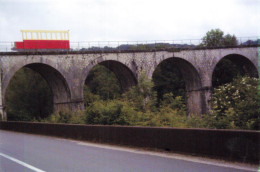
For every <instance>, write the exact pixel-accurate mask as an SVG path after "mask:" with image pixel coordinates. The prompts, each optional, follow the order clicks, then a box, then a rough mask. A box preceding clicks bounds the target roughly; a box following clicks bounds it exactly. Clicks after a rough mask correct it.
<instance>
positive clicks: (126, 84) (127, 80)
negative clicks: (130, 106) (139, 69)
mask: <svg viewBox="0 0 260 172" xmlns="http://www.w3.org/2000/svg"><path fill="white" fill-rule="evenodd" d="M98 64H99V65H103V66H104V67H106V68H108V69H109V70H111V71H112V72H113V73H114V74H115V75H116V77H117V79H118V81H119V83H120V86H121V89H122V91H123V92H124V91H127V90H128V89H129V88H130V87H132V86H134V85H136V84H137V77H136V76H137V74H136V73H135V72H134V70H133V69H132V68H131V67H128V66H127V65H126V64H124V63H122V62H120V61H116V60H102V59H97V60H95V61H94V62H92V63H90V64H89V65H88V66H87V67H86V69H85V71H84V77H83V79H84V80H82V83H81V85H82V86H81V88H82V89H81V90H82V95H83V88H84V84H85V80H86V78H87V76H88V74H89V72H90V70H91V69H92V68H93V67H94V66H96V65H98ZM82 97H84V96H82Z"/></svg>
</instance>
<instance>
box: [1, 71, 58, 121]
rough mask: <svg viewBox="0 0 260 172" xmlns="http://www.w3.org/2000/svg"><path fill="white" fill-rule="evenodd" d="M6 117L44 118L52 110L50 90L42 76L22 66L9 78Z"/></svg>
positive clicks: (10, 118) (17, 118) (22, 119)
mask: <svg viewBox="0 0 260 172" xmlns="http://www.w3.org/2000/svg"><path fill="white" fill-rule="evenodd" d="M5 100H6V107H7V109H6V110H7V119H8V120H19V121H30V120H33V119H42V118H46V117H47V116H48V115H50V113H51V112H52V106H53V105H52V104H53V103H52V102H53V99H52V92H51V90H50V87H49V85H48V84H47V82H46V81H45V80H44V79H43V78H42V76H41V75H40V74H38V73H36V72H34V71H32V70H31V69H29V68H22V69H21V70H19V71H18V72H17V73H16V74H15V75H14V77H13V78H12V79H11V81H10V83H9V85H8V88H7V91H6V97H5Z"/></svg>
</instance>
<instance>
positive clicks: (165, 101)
mask: <svg viewBox="0 0 260 172" xmlns="http://www.w3.org/2000/svg"><path fill="white" fill-rule="evenodd" d="M213 31H214V30H213ZM213 31H211V32H210V33H209V34H208V33H207V35H206V36H205V37H207V36H208V35H209V38H205V41H210V38H212V39H213V38H214V41H215V38H216V37H218V36H219V35H220V37H219V38H220V39H223V33H221V32H220V31H219V30H215V31H214V32H213ZM215 32H216V33H215ZM212 34H213V35H212ZM214 34H216V35H215V36H214ZM229 37H230V36H225V39H228V38H229ZM230 39H231V38H230ZM231 40H232V41H233V38H232V39H231ZM214 41H213V42H214ZM232 41H231V42H232ZM215 42H218V41H215ZM233 42H235V41H233ZM258 82H259V80H258V79H255V78H250V77H249V76H247V74H246V73H245V72H244V71H241V68H239V67H238V66H236V65H235V64H233V63H232V61H230V60H228V59H223V60H221V62H220V63H219V64H218V65H217V66H216V69H215V72H214V74H213V86H214V90H213V92H214V94H213V97H212V102H211V107H212V111H211V112H210V113H209V114H201V115H200V116H198V115H193V114H190V115H187V114H186V111H187V109H186V97H185V96H186V95H185V82H184V80H183V77H182V74H181V72H180V71H179V70H178V66H177V65H175V64H174V63H172V62H163V63H162V64H160V65H159V66H158V67H157V69H156V71H155V73H154V75H153V80H148V79H147V78H146V75H145V73H142V74H141V75H140V77H139V81H138V84H137V85H136V86H134V87H132V88H130V89H129V90H128V91H127V92H124V93H123V92H122V90H121V87H120V84H119V81H118V80H117V78H116V76H115V74H114V73H113V72H111V71H110V70H109V69H107V68H106V67H104V66H101V65H97V66H96V67H94V68H93V69H92V70H91V71H90V73H89V75H88V78H87V79H86V85H85V87H84V104H85V107H86V108H85V110H84V111H78V112H70V111H63V112H59V113H52V114H51V112H52V94H51V91H50V89H49V87H48V85H47V83H46V82H45V81H44V80H43V79H42V77H41V76H40V75H39V74H37V73H34V72H33V71H31V70H30V69H27V68H24V69H22V70H20V71H19V72H17V73H16V74H15V76H14V77H13V79H12V81H11V82H10V84H9V86H8V90H7V93H6V105H7V113H8V114H7V116H8V120H19V121H42V122H53V123H75V124H102V125H130V126H161V127H186V128H188V127H193V128H221V129H254V130H257V129H260V126H259V123H260V116H259V114H260V104H259V102H260V98H259V94H257V87H258V84H257V83H258Z"/></svg>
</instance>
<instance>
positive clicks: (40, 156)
mask: <svg viewBox="0 0 260 172" xmlns="http://www.w3.org/2000/svg"><path fill="white" fill-rule="evenodd" d="M0 171H1V172H25V171H26V172H31V171H32V172H33V171H36V172H66V171H73V172H77V171H79V172H81V171H82V172H83V171H84V172H88V171H90V172H96V171H97V172H102V171H104V172H117V171H120V172H121V171H124V172H128V171H129V172H139V171H142V172H157V171H158V172H164V171H165V172H167V171H169V172H206V171H209V172H245V171H257V169H253V168H252V167H245V166H244V167H243V166H238V165H234V166H229V165H227V164H226V163H223V164H221V163H213V162H208V161H205V160H204V161H200V160H194V158H193V159H189V158H187V159H186V158H183V157H182V158H179V157H176V155H175V156H173V155H171V154H165V153H158V152H157V153H156V152H148V151H141V150H137V149H130V148H122V147H115V146H108V145H102V144H93V143H87V142H79V141H73V140H68V139H59V138H55V137H47V136H40V135H32V134H24V133H16V132H10V131H3V130H0Z"/></svg>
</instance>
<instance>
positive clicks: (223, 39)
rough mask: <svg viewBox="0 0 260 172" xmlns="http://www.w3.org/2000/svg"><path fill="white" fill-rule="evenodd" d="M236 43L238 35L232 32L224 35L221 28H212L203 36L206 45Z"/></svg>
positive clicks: (222, 45) (203, 44)
mask: <svg viewBox="0 0 260 172" xmlns="http://www.w3.org/2000/svg"><path fill="white" fill-rule="evenodd" d="M236 45H237V38H236V36H235V35H230V34H227V35H225V36H224V32H223V31H222V30H220V29H211V30H210V31H208V32H207V33H206V36H204V37H203V38H202V46H205V47H225V46H236Z"/></svg>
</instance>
